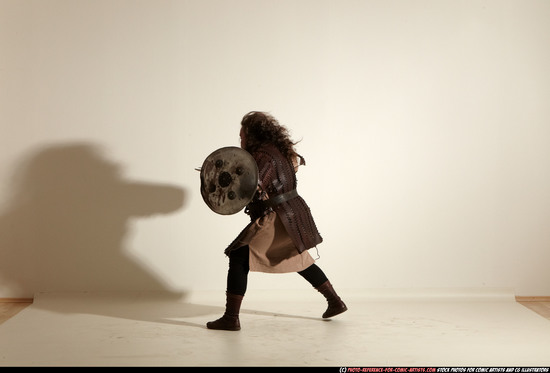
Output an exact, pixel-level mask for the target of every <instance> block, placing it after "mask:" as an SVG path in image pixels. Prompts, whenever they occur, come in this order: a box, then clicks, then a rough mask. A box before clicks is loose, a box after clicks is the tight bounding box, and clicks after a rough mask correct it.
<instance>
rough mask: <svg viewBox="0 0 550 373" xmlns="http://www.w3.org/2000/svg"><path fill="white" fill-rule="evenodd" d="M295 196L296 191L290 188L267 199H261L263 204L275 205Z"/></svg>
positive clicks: (296, 195)
mask: <svg viewBox="0 0 550 373" xmlns="http://www.w3.org/2000/svg"><path fill="white" fill-rule="evenodd" d="M296 197H298V191H297V190H296V189H292V190H291V191H289V192H286V193H283V194H278V195H276V196H273V197H270V198H269V199H267V200H265V201H263V204H264V205H265V206H267V207H275V206H277V205H280V204H281V203H283V202H286V201H288V200H291V199H292V198H296Z"/></svg>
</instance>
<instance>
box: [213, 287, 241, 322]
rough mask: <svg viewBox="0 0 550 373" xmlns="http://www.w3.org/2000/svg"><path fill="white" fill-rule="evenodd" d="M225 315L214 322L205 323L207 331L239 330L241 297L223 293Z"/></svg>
mask: <svg viewBox="0 0 550 373" xmlns="http://www.w3.org/2000/svg"><path fill="white" fill-rule="evenodd" d="M225 296H226V303H225V313H224V314H223V316H222V317H220V318H219V319H217V320H216V321H210V322H207V323H206V327H207V328H208V329H216V330H234V331H235V330H241V323H240V321H239V312H240V310H241V303H242V301H243V296H242V295H236V294H231V293H227V292H226V293H225Z"/></svg>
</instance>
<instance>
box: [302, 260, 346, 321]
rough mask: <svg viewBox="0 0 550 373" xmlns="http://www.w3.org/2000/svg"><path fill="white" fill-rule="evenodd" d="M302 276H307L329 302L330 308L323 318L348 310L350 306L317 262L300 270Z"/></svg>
mask: <svg viewBox="0 0 550 373" xmlns="http://www.w3.org/2000/svg"><path fill="white" fill-rule="evenodd" d="M298 274H299V275H300V276H302V277H303V278H305V279H306V280H307V281H308V282H309V283H310V284H311V285H312V286H313V287H314V288H315V289H317V291H319V292H320V293H321V294H323V296H324V297H325V298H326V300H327V302H328V308H327V310H326V311H325V313H323V318H324V319H328V318H330V317H333V316H336V315H339V314H341V313H342V312H345V311H347V309H348V307H347V306H346V305H345V304H344V302H343V301H342V299H340V297H339V296H338V294H336V291H335V290H334V288H333V287H332V285H331V283H330V281H329V280H328V278H327V276H326V275H325V273H324V272H323V270H322V269H321V268H319V267H318V266H317V264H312V265H310V266H309V267H307V268H306V269H304V270H303V271H300V272H298Z"/></svg>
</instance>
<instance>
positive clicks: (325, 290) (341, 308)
mask: <svg viewBox="0 0 550 373" xmlns="http://www.w3.org/2000/svg"><path fill="white" fill-rule="evenodd" d="M315 289H317V290H318V291H319V292H320V293H321V294H323V295H324V297H325V298H326V299H327V302H328V308H327V310H326V311H325V313H323V319H328V318H330V317H332V316H336V315H339V314H341V313H342V312H345V311H347V310H348V307H346V305H345V304H344V302H343V301H342V299H340V297H339V296H338V294H336V291H335V290H334V288H333V287H332V285H331V283H330V281H328V280H327V281H325V282H324V283H323V284H321V285H320V286H319V287H316V288H315Z"/></svg>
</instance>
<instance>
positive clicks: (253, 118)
mask: <svg viewBox="0 0 550 373" xmlns="http://www.w3.org/2000/svg"><path fill="white" fill-rule="evenodd" d="M241 126H242V128H243V131H244V134H245V136H246V144H245V150H246V151H248V152H249V153H254V152H255V151H256V150H258V149H259V148H260V147H261V146H262V145H264V144H273V145H275V146H276V147H277V149H279V150H280V151H281V153H283V155H284V156H285V157H286V158H287V159H289V160H290V161H291V162H293V161H294V160H295V159H297V158H298V159H299V160H300V164H305V160H304V158H303V157H302V156H301V155H300V154H298V153H296V150H295V148H294V145H296V144H297V143H298V142H293V141H292V140H291V139H290V134H289V131H288V129H287V128H286V127H285V126H283V125H281V124H280V123H279V121H278V120H277V119H275V118H274V117H273V116H272V115H271V114H268V113H266V112H261V111H251V112H249V113H248V114H246V115H245V116H244V117H243V119H242V121H241Z"/></svg>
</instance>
